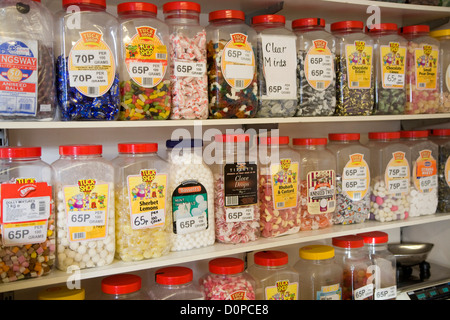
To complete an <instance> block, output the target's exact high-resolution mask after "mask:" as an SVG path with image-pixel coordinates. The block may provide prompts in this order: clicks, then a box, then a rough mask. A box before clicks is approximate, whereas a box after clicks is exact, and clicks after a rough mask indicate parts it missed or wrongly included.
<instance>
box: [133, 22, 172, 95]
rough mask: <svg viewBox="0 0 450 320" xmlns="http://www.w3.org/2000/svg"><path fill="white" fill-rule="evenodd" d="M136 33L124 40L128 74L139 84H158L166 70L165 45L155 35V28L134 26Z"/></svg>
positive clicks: (146, 86) (149, 85) (143, 85)
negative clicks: (126, 40) (128, 39)
mask: <svg viewBox="0 0 450 320" xmlns="http://www.w3.org/2000/svg"><path fill="white" fill-rule="evenodd" d="M136 31H137V33H136V34H135V35H134V36H133V37H132V38H131V39H130V41H128V42H126V43H125V44H124V45H125V48H124V49H125V64H126V66H127V70H128V74H129V75H130V77H131V78H132V79H133V80H134V81H135V82H136V83H137V84H139V85H140V86H142V87H144V88H152V87H154V86H156V85H158V84H159V83H160V82H161V81H162V79H163V78H164V75H165V74H166V70H167V47H166V45H164V43H163V42H162V40H161V39H160V38H159V37H158V35H157V29H155V28H152V27H147V26H142V27H136Z"/></svg>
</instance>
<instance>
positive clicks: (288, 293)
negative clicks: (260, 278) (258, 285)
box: [264, 280, 298, 300]
mask: <svg viewBox="0 0 450 320" xmlns="http://www.w3.org/2000/svg"><path fill="white" fill-rule="evenodd" d="M264 293H265V299H264V300H298V282H290V281H289V280H280V281H277V282H276V283H275V285H273V286H267V287H266V288H265V292H264Z"/></svg>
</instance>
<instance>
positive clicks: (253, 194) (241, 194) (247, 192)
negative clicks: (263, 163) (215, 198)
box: [224, 162, 258, 207]
mask: <svg viewBox="0 0 450 320" xmlns="http://www.w3.org/2000/svg"><path fill="white" fill-rule="evenodd" d="M224 184H225V206H226V207H232V206H245V205H252V204H256V203H258V166H257V165H256V164H254V163H250V162H239V163H232V164H226V165H225V168H224Z"/></svg>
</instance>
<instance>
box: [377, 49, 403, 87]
mask: <svg viewBox="0 0 450 320" xmlns="http://www.w3.org/2000/svg"><path fill="white" fill-rule="evenodd" d="M380 59H381V61H380V62H381V64H380V65H381V74H382V78H381V81H382V86H383V88H384V89H402V88H404V86H405V62H406V47H403V46H400V44H399V43H398V42H389V45H385V46H381V47H380Z"/></svg>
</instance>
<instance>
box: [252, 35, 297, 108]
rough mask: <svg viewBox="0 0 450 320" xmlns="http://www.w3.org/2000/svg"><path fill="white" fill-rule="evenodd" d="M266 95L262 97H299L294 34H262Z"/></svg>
mask: <svg viewBox="0 0 450 320" xmlns="http://www.w3.org/2000/svg"><path fill="white" fill-rule="evenodd" d="M261 41H262V59H263V66H264V70H263V72H264V78H265V81H266V95H265V96H262V97H261V98H262V99H297V75H296V70H297V53H296V50H295V48H296V45H295V37H294V36H281V35H261Z"/></svg>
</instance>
